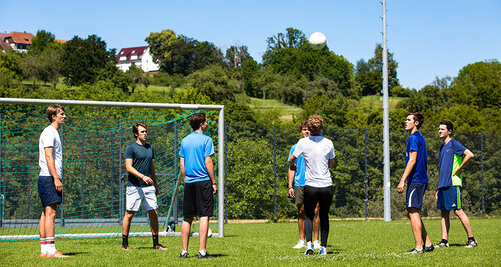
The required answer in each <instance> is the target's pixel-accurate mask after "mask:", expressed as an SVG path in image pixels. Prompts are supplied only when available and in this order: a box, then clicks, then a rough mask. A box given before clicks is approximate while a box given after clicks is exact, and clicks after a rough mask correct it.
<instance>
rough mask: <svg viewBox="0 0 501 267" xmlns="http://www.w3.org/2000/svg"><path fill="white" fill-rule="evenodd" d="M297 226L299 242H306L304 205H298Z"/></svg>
mask: <svg viewBox="0 0 501 267" xmlns="http://www.w3.org/2000/svg"><path fill="white" fill-rule="evenodd" d="M297 214H298V218H297V225H298V228H299V240H302V241H305V234H304V217H305V213H304V204H298V205H297Z"/></svg>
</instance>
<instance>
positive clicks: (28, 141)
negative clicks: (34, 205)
mask: <svg viewBox="0 0 501 267" xmlns="http://www.w3.org/2000/svg"><path fill="white" fill-rule="evenodd" d="M26 143H27V144H26V147H27V148H28V175H27V176H28V180H27V183H28V219H29V218H31V177H30V172H31V168H30V167H31V162H30V159H31V157H30V153H31V149H30V138H29V137H28V138H27V139H26Z"/></svg>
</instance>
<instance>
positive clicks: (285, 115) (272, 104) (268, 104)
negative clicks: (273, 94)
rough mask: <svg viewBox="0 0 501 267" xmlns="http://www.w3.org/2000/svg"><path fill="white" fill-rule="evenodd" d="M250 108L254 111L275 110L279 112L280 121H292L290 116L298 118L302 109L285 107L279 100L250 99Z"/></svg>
mask: <svg viewBox="0 0 501 267" xmlns="http://www.w3.org/2000/svg"><path fill="white" fill-rule="evenodd" d="M250 107H251V108H254V109H271V108H275V109H278V110H279V111H280V119H282V120H284V121H290V120H292V116H293V115H294V116H296V117H299V115H300V114H301V112H302V111H303V109H302V108H300V107H296V106H293V105H287V104H284V103H282V102H281V101H280V100H276V99H267V100H263V99H260V98H254V97H250Z"/></svg>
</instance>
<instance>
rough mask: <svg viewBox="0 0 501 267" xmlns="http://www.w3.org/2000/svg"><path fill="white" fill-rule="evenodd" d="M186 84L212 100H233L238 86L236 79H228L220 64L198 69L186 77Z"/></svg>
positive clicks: (219, 101)
mask: <svg viewBox="0 0 501 267" xmlns="http://www.w3.org/2000/svg"><path fill="white" fill-rule="evenodd" d="M186 81H187V84H188V86H191V87H193V88H196V89H198V90H199V91H200V93H202V94H204V95H207V96H209V97H210V98H211V99H212V100H213V101H215V102H218V103H221V102H222V101H224V100H229V101H234V100H235V92H236V90H237V88H238V85H237V83H236V81H234V80H232V79H230V78H229V77H228V75H227V74H226V72H225V70H224V69H223V67H222V66H221V65H212V66H209V67H207V68H205V69H203V70H198V71H196V72H193V73H192V74H190V75H188V76H187V77H186Z"/></svg>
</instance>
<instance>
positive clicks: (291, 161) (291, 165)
mask: <svg viewBox="0 0 501 267" xmlns="http://www.w3.org/2000/svg"><path fill="white" fill-rule="evenodd" d="M296 159H297V158H296V156H294V155H291V157H290V158H289V169H290V170H293V171H296V170H297V168H296Z"/></svg>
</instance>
